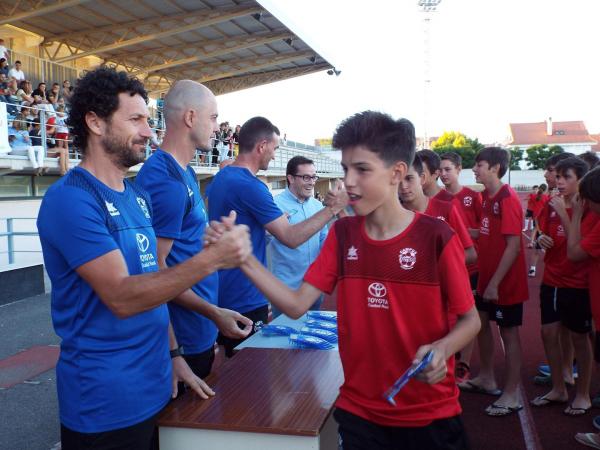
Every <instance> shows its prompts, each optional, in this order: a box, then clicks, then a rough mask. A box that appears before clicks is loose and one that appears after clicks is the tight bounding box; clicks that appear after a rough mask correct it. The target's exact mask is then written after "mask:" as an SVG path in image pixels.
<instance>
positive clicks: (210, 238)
mask: <svg viewBox="0 0 600 450" xmlns="http://www.w3.org/2000/svg"><path fill="white" fill-rule="evenodd" d="M236 218H237V213H236V212H235V211H233V210H232V211H230V212H229V216H227V217H221V222H219V221H217V220H211V221H210V224H209V225H210V226H209V227H207V228H206V230H205V231H204V236H203V237H202V240H203V241H204V246H205V247H208V246H209V245H211V244H214V243H216V242H217V241H218V240H219V239H221V236H223V233H225V231H228V230H231V229H232V228H233V226H234V225H235V219H236Z"/></svg>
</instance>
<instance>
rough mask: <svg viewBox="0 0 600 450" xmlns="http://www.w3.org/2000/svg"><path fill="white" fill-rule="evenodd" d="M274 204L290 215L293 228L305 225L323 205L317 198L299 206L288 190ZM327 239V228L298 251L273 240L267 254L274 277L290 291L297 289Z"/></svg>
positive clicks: (298, 202)
mask: <svg viewBox="0 0 600 450" xmlns="http://www.w3.org/2000/svg"><path fill="white" fill-rule="evenodd" d="M274 200H275V204H276V205H277V206H278V207H279V209H281V211H283V212H284V213H285V214H286V215H287V219H288V221H289V223H290V224H291V225H295V224H297V223H300V222H304V221H305V220H306V219H308V218H310V217H312V216H314V215H315V214H316V213H318V212H319V211H321V209H323V204H322V203H321V202H320V201H318V200H317V199H316V198H314V197H310V198H308V199H306V200H304V201H303V202H300V201H299V200H298V199H297V198H296V196H294V194H292V192H291V191H290V190H289V188H287V189H286V190H285V191H283V192H282V193H281V194H279V195H276V196H275V198H274ZM326 237H327V226H325V227H323V229H322V230H321V231H320V232H319V233H316V234H314V235H313V236H311V237H310V239H308V241H306V242H304V243H303V244H301V245H299V246H298V247H296V248H289V247H287V246H286V245H285V244H282V243H281V242H280V241H278V240H277V239H276V238H274V237H270V238H269V246H268V251H269V257H270V265H271V272H273V275H275V276H276V277H277V278H279V279H280V280H281V281H283V282H284V283H285V284H286V285H287V286H289V287H290V288H292V289H298V288H299V287H300V285H301V284H302V279H303V278H304V273H305V272H306V271H307V270H308V268H309V266H310V265H311V264H312V263H313V261H314V260H315V259H317V256H318V254H319V252H320V251H321V246H322V245H323V242H324V241H325V238H326Z"/></svg>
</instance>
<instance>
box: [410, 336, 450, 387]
mask: <svg viewBox="0 0 600 450" xmlns="http://www.w3.org/2000/svg"><path fill="white" fill-rule="evenodd" d="M429 350H431V351H433V358H432V359H431V362H430V363H429V364H427V366H425V368H424V369H423V370H422V371H421V372H420V373H418V374H417V375H415V378H416V379H417V380H419V381H422V382H423V383H428V384H435V383H439V382H440V381H442V380H443V379H444V378H446V375H447V374H448V366H447V365H446V352H445V350H444V349H443V348H442V347H440V346H437V345H436V344H429V345H422V346H421V347H419V349H418V350H417V353H416V354H415V358H414V359H413V365H417V364H419V362H421V360H422V359H423V357H424V356H425V354H426V353H427V352H428V351H429Z"/></svg>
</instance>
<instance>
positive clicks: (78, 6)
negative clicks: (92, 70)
mask: <svg viewBox="0 0 600 450" xmlns="http://www.w3.org/2000/svg"><path fill="white" fill-rule="evenodd" d="M0 3H1V4H0V17H1V18H2V19H1V20H0V25H2V24H11V25H14V26H16V27H19V28H22V29H25V30H28V31H31V32H34V33H36V34H38V35H40V36H43V38H44V41H43V43H42V48H43V50H44V52H45V56H46V57H47V58H48V59H49V60H51V61H54V62H57V63H61V62H67V61H72V60H76V59H78V58H82V57H85V56H91V55H93V56H96V57H98V58H101V59H102V60H104V62H105V63H106V64H109V65H120V66H122V67H124V68H125V70H126V71H128V72H129V73H130V74H131V75H132V76H137V77H138V78H140V79H142V80H143V81H144V83H145V85H146V89H147V90H148V91H150V92H151V93H153V94H157V93H160V92H163V91H166V90H168V88H169V86H170V85H171V84H172V83H173V82H174V81H176V80H178V79H192V80H197V81H199V82H202V83H204V84H206V86H208V87H209V88H210V89H211V90H212V91H213V92H214V93H215V94H217V95H219V94H226V93H228V92H233V91H236V90H240V89H246V88H250V87H254V86H259V85H261V84H267V83H272V82H274V81H280V80H284V79H288V78H292V77H296V76H300V75H306V74H309V73H313V72H318V71H323V70H327V69H334V67H333V66H332V65H331V64H330V63H329V62H328V61H326V60H325V59H324V58H323V57H322V56H320V55H319V54H318V53H317V52H316V51H315V50H313V49H312V48H310V46H308V45H307V44H306V43H305V42H304V41H302V39H300V38H299V37H297V36H296V35H294V33H293V32H292V31H290V30H289V29H288V28H287V27H286V26H285V25H283V23H281V22H280V21H279V20H278V19H277V18H276V17H274V16H273V15H272V14H271V13H269V11H267V10H266V9H265V8H264V7H263V6H261V5H259V4H258V3H257V2H256V1H255V0H125V1H122V2H118V1H117V0H94V1H90V0H54V1H52V0H41V1H39V0H37V1H35V0H2V2H0ZM55 44H56V45H55ZM64 49H66V50H67V51H68V53H70V54H69V56H57V55H58V53H59V52H60V51H62V52H63V54H64Z"/></svg>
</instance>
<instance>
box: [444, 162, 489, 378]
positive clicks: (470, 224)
mask: <svg viewBox="0 0 600 450" xmlns="http://www.w3.org/2000/svg"><path fill="white" fill-rule="evenodd" d="M440 159H441V162H440V171H441V175H440V179H441V180H442V183H443V184H444V186H445V187H446V192H448V193H449V194H451V195H452V197H453V203H454V205H455V206H456V207H457V209H458V212H459V213H460V215H461V218H462V220H463V223H464V224H465V226H466V227H467V230H468V231H469V235H470V236H471V238H472V239H473V243H474V244H475V251H476V252H479V249H478V246H477V238H478V237H479V226H480V224H481V213H482V208H481V193H479V192H477V191H474V190H473V189H471V188H468V187H466V186H462V185H461V184H460V182H459V176H460V172H461V170H462V158H461V157H460V155H459V154H458V153H455V152H447V153H443V154H442V155H440ZM467 270H468V271H469V280H470V281H471V289H472V290H473V294H475V293H476V291H477V279H478V277H479V266H478V265H477V263H473V264H468V265H467ZM474 344H475V341H473V342H470V343H469V344H468V345H467V346H466V347H465V348H463V349H462V350H461V351H460V357H459V360H458V362H457V363H456V381H457V382H459V383H462V382H464V381H466V380H468V379H469V378H470V375H471V367H470V363H471V355H472V354H473V347H474Z"/></svg>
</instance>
